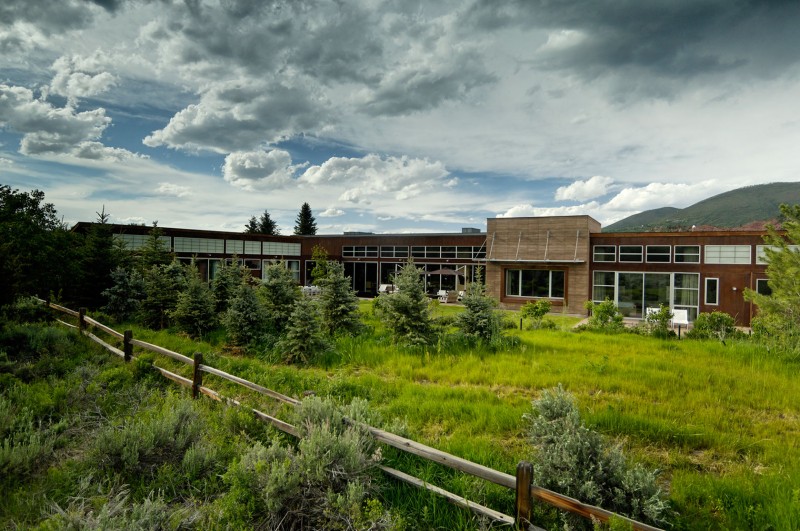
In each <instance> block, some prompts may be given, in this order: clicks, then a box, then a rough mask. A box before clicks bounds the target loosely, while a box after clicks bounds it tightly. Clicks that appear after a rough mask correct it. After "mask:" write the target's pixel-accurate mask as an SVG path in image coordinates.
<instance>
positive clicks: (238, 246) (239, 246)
mask: <svg viewBox="0 0 800 531" xmlns="http://www.w3.org/2000/svg"><path fill="white" fill-rule="evenodd" d="M225 252H226V253H228V254H236V255H240V254H243V253H244V241H243V240H225Z"/></svg>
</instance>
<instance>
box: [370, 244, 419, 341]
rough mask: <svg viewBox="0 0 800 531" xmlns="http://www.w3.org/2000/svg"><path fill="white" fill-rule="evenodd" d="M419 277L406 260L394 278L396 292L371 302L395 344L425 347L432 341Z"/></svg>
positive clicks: (413, 267) (417, 271)
mask: <svg viewBox="0 0 800 531" xmlns="http://www.w3.org/2000/svg"><path fill="white" fill-rule="evenodd" d="M423 273H424V271H422V270H421V269H418V268H417V267H416V266H415V265H414V262H413V261H412V260H409V261H408V263H406V265H405V266H403V268H402V269H400V271H399V272H398V273H397V275H396V276H395V279H394V284H395V286H397V290H398V292H397V293H392V294H388V295H387V294H384V295H379V296H378V298H377V299H375V302H374V308H375V310H376V313H377V315H378V317H379V318H380V319H381V321H383V323H384V324H385V325H386V327H387V328H388V329H389V330H390V331H391V332H392V335H393V336H394V339H395V341H397V342H400V343H407V344H410V345H429V344H430V343H431V342H432V341H433V339H434V329H433V320H432V318H431V307H430V299H428V296H427V295H426V294H425V289H424V287H423V283H422V276H421V275H422V274H423Z"/></svg>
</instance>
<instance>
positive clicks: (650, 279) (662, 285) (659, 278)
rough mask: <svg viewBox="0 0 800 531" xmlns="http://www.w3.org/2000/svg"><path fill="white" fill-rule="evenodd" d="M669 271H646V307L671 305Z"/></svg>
mask: <svg viewBox="0 0 800 531" xmlns="http://www.w3.org/2000/svg"><path fill="white" fill-rule="evenodd" d="M669 282H670V274H669V273H646V274H645V275H644V307H645V308H658V307H660V306H661V305H662V304H665V305H667V306H669Z"/></svg>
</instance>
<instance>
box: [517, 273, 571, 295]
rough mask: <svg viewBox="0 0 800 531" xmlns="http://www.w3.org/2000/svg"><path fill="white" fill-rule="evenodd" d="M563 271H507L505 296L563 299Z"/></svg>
mask: <svg viewBox="0 0 800 531" xmlns="http://www.w3.org/2000/svg"><path fill="white" fill-rule="evenodd" d="M564 281H565V275H564V271H549V270H546V269H507V270H506V295H508V296H511V297H542V298H551V299H563V298H564V292H565V288H564Z"/></svg>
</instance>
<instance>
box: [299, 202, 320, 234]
mask: <svg viewBox="0 0 800 531" xmlns="http://www.w3.org/2000/svg"><path fill="white" fill-rule="evenodd" d="M294 233H295V234H297V235H298V236H313V235H314V234H316V233H317V222H316V220H314V216H313V215H312V214H311V207H310V206H309V205H308V203H303V206H301V207H300V212H299V213H298V214H297V220H296V221H295V224H294Z"/></svg>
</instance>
